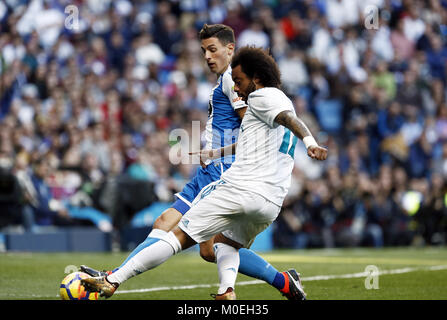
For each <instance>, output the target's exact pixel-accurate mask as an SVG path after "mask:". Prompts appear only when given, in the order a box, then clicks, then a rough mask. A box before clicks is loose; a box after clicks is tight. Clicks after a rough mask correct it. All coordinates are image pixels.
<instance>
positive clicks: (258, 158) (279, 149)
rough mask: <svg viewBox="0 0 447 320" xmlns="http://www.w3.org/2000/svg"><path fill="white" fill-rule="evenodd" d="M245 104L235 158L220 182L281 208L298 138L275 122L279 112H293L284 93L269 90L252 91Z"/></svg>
mask: <svg viewBox="0 0 447 320" xmlns="http://www.w3.org/2000/svg"><path fill="white" fill-rule="evenodd" d="M247 104H248V107H247V111H246V112H245V115H244V118H243V120H242V124H241V127H240V132H239V139H238V144H237V148H236V159H235V161H234V162H233V164H232V166H231V167H230V168H229V169H228V170H227V171H226V172H224V174H223V175H222V180H224V181H226V182H228V183H230V184H232V185H234V186H235V187H237V188H240V189H244V190H250V191H253V192H256V193H258V194H260V195H262V196H263V197H265V198H266V199H268V200H270V201H271V202H273V203H275V204H277V205H278V206H281V205H282V203H283V200H284V198H285V197H286V195H287V193H288V190H289V187H290V182H291V174H292V170H293V165H294V161H293V155H294V153H295V145H296V143H297V141H298V138H297V137H296V136H295V135H294V134H293V133H292V132H291V131H290V130H289V129H287V128H285V127H284V126H280V125H278V124H277V123H275V122H274V119H275V118H276V116H277V115H278V114H279V113H280V112H282V111H286V110H289V111H292V112H293V113H294V114H295V110H294V108H293V104H292V101H290V99H289V98H288V97H287V96H286V95H285V94H284V92H282V91H281V90H279V89H277V88H272V87H269V88H262V89H258V90H256V91H254V92H252V93H251V94H250V95H249V96H248V100H247Z"/></svg>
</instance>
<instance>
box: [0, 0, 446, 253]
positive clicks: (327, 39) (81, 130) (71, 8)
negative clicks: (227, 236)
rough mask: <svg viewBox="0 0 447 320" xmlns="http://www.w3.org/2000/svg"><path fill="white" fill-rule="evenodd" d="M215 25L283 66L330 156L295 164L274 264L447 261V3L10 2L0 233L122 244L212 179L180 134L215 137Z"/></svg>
mask: <svg viewBox="0 0 447 320" xmlns="http://www.w3.org/2000/svg"><path fill="white" fill-rule="evenodd" d="M204 23H224V24H226V25H229V26H231V27H232V28H233V29H234V31H235V34H236V39H237V46H238V47H240V46H243V45H255V46H258V47H263V48H266V49H269V50H270V52H271V54H272V55H273V56H274V57H275V59H276V60H277V62H278V64H279V67H280V71H281V74H282V80H283V89H284V91H285V92H286V93H287V94H288V95H289V96H290V97H291V98H292V100H293V101H294V103H295V107H296V111H297V114H298V115H299V116H300V117H301V118H302V119H303V120H304V121H305V122H306V123H307V124H308V125H309V127H310V129H311V131H312V132H313V133H314V135H315V136H316V137H317V140H318V141H319V142H320V144H322V145H325V146H327V147H328V148H329V158H328V160H327V161H325V162H323V163H319V162H318V163H317V162H314V161H312V160H310V159H309V158H307V156H306V153H305V150H304V145H303V144H299V147H297V148H296V154H295V162H296V165H295V169H294V175H293V181H292V187H291V190H290V192H289V195H288V197H287V198H286V201H285V204H284V208H283V210H282V212H281V213H280V216H279V218H278V220H277V221H276V222H275V223H274V225H273V235H274V244H275V246H276V247H294V248H307V247H334V246H360V245H367V246H375V247H381V246H390V245H410V244H445V243H446V241H447V188H446V181H447V102H446V94H447V90H446V81H447V79H446V77H447V1H446V0H429V1H418V0H409V1H406V0H401V1H399V0H394V1H393V0H371V1H361V0H315V1H311V0H301V1H286V0H284V1H281V0H195V1H193V0H191V1H189V0H185V1H178V0H164V1H143V0H137V1H128V0H117V1H111V0H104V1H94V0H84V1H82V0H79V1H75V0H72V1H68V0H31V1H27V0H0V77H1V78H0V93H1V94H0V206H1V211H0V212H1V213H0V228H2V227H3V228H4V227H6V226H8V225H14V224H22V225H23V226H24V228H25V229H26V230H31V231H32V230H34V229H36V228H38V227H39V226H46V225H50V226H51V225H56V226H66V225H92V224H93V225H96V226H97V227H98V228H100V229H101V230H103V231H110V230H113V229H120V228H122V227H123V226H125V225H128V224H129V223H132V221H133V220H132V219H133V218H134V217H135V216H137V215H138V213H140V212H142V211H144V210H146V209H147V208H151V207H152V208H153V209H154V208H155V209H154V210H155V215H156V214H157V213H158V214H159V213H161V212H159V211H161V210H162V209H160V208H163V205H166V206H168V205H169V204H170V203H171V202H172V201H173V199H174V194H175V193H176V192H178V191H180V190H181V189H182V187H183V186H184V184H185V183H186V182H187V181H189V179H190V178H191V177H192V176H193V175H194V174H195V170H196V168H197V166H196V165H192V164H173V163H172V162H171V161H170V160H169V152H170V150H171V146H172V145H174V144H175V143H177V141H171V139H172V138H171V137H170V133H171V132H172V130H174V129H177V128H183V129H185V130H186V131H187V132H190V133H191V131H192V129H191V123H192V121H200V123H201V128H202V130H203V129H204V128H205V122H206V119H207V106H208V100H209V95H210V93H211V89H212V88H213V87H214V85H215V82H216V76H215V75H213V74H211V73H210V72H209V70H208V68H207V66H206V64H205V63H204V61H203V57H202V53H201V49H200V42H199V40H198V31H199V30H200V29H201V28H202V26H203V24H204ZM157 205H158V206H157ZM154 206H155V207H154ZM157 208H158V209H157ZM154 210H152V213H154ZM157 210H158V211H157ZM145 221H146V222H147V220H145Z"/></svg>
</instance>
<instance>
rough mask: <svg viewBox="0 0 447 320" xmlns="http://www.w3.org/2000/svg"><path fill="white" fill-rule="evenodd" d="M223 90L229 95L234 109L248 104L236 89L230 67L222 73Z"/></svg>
mask: <svg viewBox="0 0 447 320" xmlns="http://www.w3.org/2000/svg"><path fill="white" fill-rule="evenodd" d="M222 91H223V93H224V94H225V95H226V96H227V97H228V100H230V103H231V106H232V107H233V109H234V110H236V109H240V108H244V107H246V106H247V105H246V104H245V102H244V100H242V98H241V97H239V96H238V95H237V93H236V92H235V91H234V82H233V79H232V78H231V68H230V67H229V68H228V70H227V71H226V72H225V73H224V74H223V75H222Z"/></svg>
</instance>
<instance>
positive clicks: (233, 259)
mask: <svg viewBox="0 0 447 320" xmlns="http://www.w3.org/2000/svg"><path fill="white" fill-rule="evenodd" d="M214 252H215V254H216V262H217V271H218V273H219V290H217V294H223V293H225V291H227V289H228V288H233V289H234V285H235V283H236V277H237V272H238V269H239V252H238V250H237V249H236V248H234V247H232V246H230V245H228V244H225V243H216V244H214Z"/></svg>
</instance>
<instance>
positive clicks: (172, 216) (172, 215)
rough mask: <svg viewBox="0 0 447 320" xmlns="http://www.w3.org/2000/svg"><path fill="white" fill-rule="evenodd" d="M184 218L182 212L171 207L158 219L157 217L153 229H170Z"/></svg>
mask: <svg viewBox="0 0 447 320" xmlns="http://www.w3.org/2000/svg"><path fill="white" fill-rule="evenodd" d="M181 218H182V214H181V213H180V212H178V211H177V210H176V209H173V208H169V209H167V210H165V211H164V212H163V213H162V214H161V215H160V216H159V217H158V218H157V219H155V221H154V224H153V226H152V228H153V229H160V230H163V231H166V232H167V231H170V230H172V228H174V227H175V226H176V225H177V224H178V223H179V221H180V219H181Z"/></svg>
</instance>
